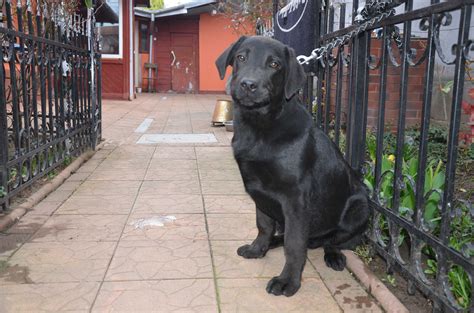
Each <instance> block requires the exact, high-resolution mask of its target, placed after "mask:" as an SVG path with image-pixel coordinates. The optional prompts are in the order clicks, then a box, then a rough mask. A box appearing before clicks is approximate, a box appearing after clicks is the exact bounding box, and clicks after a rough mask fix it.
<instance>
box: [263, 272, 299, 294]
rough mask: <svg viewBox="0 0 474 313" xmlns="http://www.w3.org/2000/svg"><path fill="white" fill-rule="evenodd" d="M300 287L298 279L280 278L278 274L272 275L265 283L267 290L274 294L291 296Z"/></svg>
mask: <svg viewBox="0 0 474 313" xmlns="http://www.w3.org/2000/svg"><path fill="white" fill-rule="evenodd" d="M300 287H301V282H300V281H299V280H294V279H291V278H281V277H280V276H276V277H273V278H272V279H270V281H269V282H268V284H267V292H268V293H271V294H274V295H275V296H281V295H285V296H287V297H291V296H292V295H294V294H295V293H296V292H297V291H298V289H300Z"/></svg>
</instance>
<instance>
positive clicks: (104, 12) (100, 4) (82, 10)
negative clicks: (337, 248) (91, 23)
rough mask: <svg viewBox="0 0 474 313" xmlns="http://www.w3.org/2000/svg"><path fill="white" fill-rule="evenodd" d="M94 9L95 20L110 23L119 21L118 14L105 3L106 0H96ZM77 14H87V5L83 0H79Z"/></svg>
mask: <svg viewBox="0 0 474 313" xmlns="http://www.w3.org/2000/svg"><path fill="white" fill-rule="evenodd" d="M96 10H97V11H96V16H95V18H96V22H98V23H112V24H114V23H118V22H119V16H118V14H117V13H115V11H114V10H113V9H112V8H111V7H110V6H109V5H108V4H107V1H106V0H98V1H97V2H96ZM79 14H81V15H82V16H87V7H86V5H85V1H84V0H81V4H80V6H79Z"/></svg>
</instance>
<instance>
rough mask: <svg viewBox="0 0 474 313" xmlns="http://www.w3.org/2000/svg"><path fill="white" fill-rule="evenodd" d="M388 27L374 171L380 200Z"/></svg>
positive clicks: (382, 60) (384, 46) (381, 73)
mask: <svg viewBox="0 0 474 313" xmlns="http://www.w3.org/2000/svg"><path fill="white" fill-rule="evenodd" d="M388 35H389V34H388V31H387V27H384V29H383V37H382V40H381V48H382V49H381V50H382V56H381V58H382V59H381V60H380V62H381V65H380V66H381V68H380V92H379V109H378V114H377V138H376V150H375V169H374V181H375V188H374V193H373V197H374V198H375V199H377V200H378V195H379V191H380V190H378V188H377V186H378V182H379V181H380V177H381V175H382V154H383V136H384V130H385V101H386V99H387V70H388V62H387V61H388V60H387V49H388V45H390V39H389V38H388Z"/></svg>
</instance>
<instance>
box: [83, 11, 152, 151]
mask: <svg viewBox="0 0 474 313" xmlns="http://www.w3.org/2000/svg"><path fill="white" fill-rule="evenodd" d="M87 18H88V36H89V49H90V50H89V57H90V80H89V81H90V90H91V94H90V98H91V110H92V130H91V136H92V138H91V144H92V149H95V147H96V144H97V133H96V126H97V116H96V110H97V93H96V87H97V86H96V75H95V71H96V63H95V58H96V52H95V48H96V44H97V43H96V41H95V36H94V24H95V18H94V9H93V8H90V9H87ZM150 45H151V43H150Z"/></svg>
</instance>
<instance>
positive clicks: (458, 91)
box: [436, 5, 474, 309]
mask: <svg viewBox="0 0 474 313" xmlns="http://www.w3.org/2000/svg"><path fill="white" fill-rule="evenodd" d="M471 10H472V8H471V6H470V5H465V6H463V7H462V8H461V18H460V23H459V36H458V43H457V46H456V65H455V70H454V85H453V99H452V105H451V118H450V123H449V137H448V158H447V162H446V178H445V186H444V192H443V199H442V204H441V230H440V235H439V238H440V240H441V242H442V243H443V244H445V245H448V243H449V236H450V227H451V220H452V216H451V213H452V211H453V209H454V208H453V193H454V182H455V176H456V160H457V153H458V136H459V126H460V123H461V106H462V98H463V91H464V77H465V71H466V54H465V53H468V52H466V51H465V49H466V48H465V44H466V43H467V42H468V40H469V29H470V21H471ZM448 270H449V269H448V268H447V260H446V255H445V252H444V251H443V250H442V251H438V273H437V275H436V280H437V284H436V288H437V290H438V292H439V293H440V294H442V292H444V290H443V289H445V288H449V287H448V286H449V283H448V274H447V273H448ZM473 308H474V301H473V299H471V309H473Z"/></svg>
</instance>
